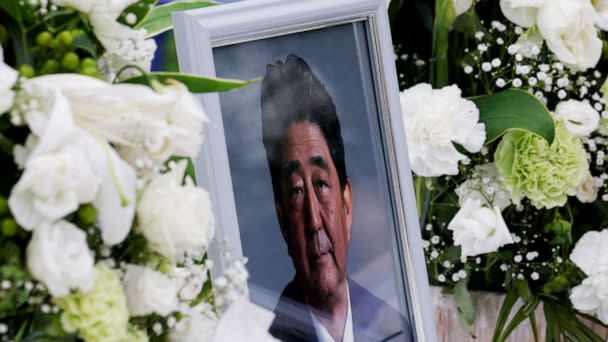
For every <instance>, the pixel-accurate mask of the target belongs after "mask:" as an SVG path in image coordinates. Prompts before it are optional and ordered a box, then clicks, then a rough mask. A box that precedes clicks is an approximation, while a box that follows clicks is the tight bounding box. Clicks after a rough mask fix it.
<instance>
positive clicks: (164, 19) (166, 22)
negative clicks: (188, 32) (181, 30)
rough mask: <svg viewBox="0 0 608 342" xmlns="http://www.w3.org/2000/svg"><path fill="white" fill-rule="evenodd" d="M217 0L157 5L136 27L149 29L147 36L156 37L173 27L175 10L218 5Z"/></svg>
mask: <svg viewBox="0 0 608 342" xmlns="http://www.w3.org/2000/svg"><path fill="white" fill-rule="evenodd" d="M218 4H219V2H215V1H189V2H172V3H169V4H166V5H162V6H158V7H155V8H154V9H153V10H152V11H150V13H148V15H147V16H146V17H145V18H144V19H143V20H142V21H141V22H140V23H138V24H137V25H135V28H137V29H140V28H143V29H145V30H146V31H148V33H147V35H146V37H154V36H156V35H157V34H159V33H163V32H165V31H168V30H170V29H172V28H173V23H172V22H171V14H172V13H173V12H180V11H186V10H189V9H194V8H201V7H208V6H213V5H218Z"/></svg>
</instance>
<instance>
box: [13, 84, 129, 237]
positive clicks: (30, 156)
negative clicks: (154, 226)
mask: <svg viewBox="0 0 608 342" xmlns="http://www.w3.org/2000/svg"><path fill="white" fill-rule="evenodd" d="M19 101H23V102H24V107H26V108H27V110H26V111H25V112H24V113H21V115H23V117H24V118H25V122H26V123H27V124H28V126H29V127H30V129H31V131H32V135H30V137H29V138H28V140H27V143H26V147H25V148H21V149H17V150H16V158H17V159H19V160H16V162H17V163H18V164H23V166H24V167H25V169H26V170H25V172H24V174H23V175H22V179H21V180H20V181H19V182H18V183H17V185H16V186H15V187H14V188H13V191H12V194H11V198H9V206H10V207H11V211H12V212H13V214H14V215H15V216H16V219H17V222H19V223H20V224H21V225H22V226H24V227H25V228H26V229H33V228H34V227H35V226H36V225H37V224H39V223H40V221H42V220H47V221H54V220H57V219H59V218H61V217H63V216H65V215H67V214H68V213H70V212H72V211H73V210H75V209H76V208H77V207H78V204H81V203H88V202H92V203H93V205H94V206H95V208H96V209H97V213H98V221H99V222H98V224H99V227H100V229H101V231H102V238H103V240H104V242H105V243H106V244H108V245H114V244H116V243H119V242H121V241H122V240H124V238H125V237H126V236H127V234H128V232H129V231H130V229H131V224H132V221H133V217H134V215H135V195H136V194H135V172H134V171H133V169H132V168H131V167H130V166H129V165H128V164H127V163H126V162H124V161H123V160H122V159H120V157H119V156H118V154H117V153H116V151H115V150H114V149H113V148H112V147H111V146H110V145H109V144H108V143H107V142H106V141H105V140H104V139H103V138H101V137H97V136H94V135H92V134H89V133H87V132H85V131H84V130H82V129H80V128H79V127H76V126H75V125H74V123H73V119H72V114H71V104H70V103H69V102H68V100H67V99H66V97H65V96H64V93H62V92H61V91H60V88H59V87H58V84H53V83H49V82H40V80H39V78H33V79H30V80H27V81H25V82H24V85H23V90H22V91H21V92H20V94H19V96H18V100H17V102H19ZM19 107H21V106H20V105H19ZM17 152H18V153H17ZM40 158H42V160H43V161H42V162H41V161H40V160H41V159H40ZM48 160H52V161H53V163H51V164H49V165H52V166H55V168H54V169H51V168H50V167H49V166H48V165H42V164H44V161H48ZM28 165H30V166H28ZM30 174H31V176H29V175H30ZM28 189H29V190H31V191H29V192H28ZM41 201H43V202H44V203H45V205H41V204H40V202H41ZM32 208H33V209H32ZM49 208H50V209H49ZM53 208H54V209H55V210H51V209H53ZM57 209H61V210H57ZM41 210H42V211H41ZM38 214H40V215H38Z"/></svg>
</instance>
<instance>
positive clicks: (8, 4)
mask: <svg viewBox="0 0 608 342" xmlns="http://www.w3.org/2000/svg"><path fill="white" fill-rule="evenodd" d="M0 9H1V10H4V12H6V14H8V15H9V16H10V17H11V18H13V19H14V20H15V21H16V22H18V23H19V24H21V11H20V9H21V6H20V5H19V0H2V1H0Z"/></svg>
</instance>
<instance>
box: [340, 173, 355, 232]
mask: <svg viewBox="0 0 608 342" xmlns="http://www.w3.org/2000/svg"><path fill="white" fill-rule="evenodd" d="M342 206H343V207H344V214H346V237H347V239H348V241H350V227H351V226H352V224H353V192H352V185H351V183H350V179H348V178H347V179H346V184H344V190H343V191H342Z"/></svg>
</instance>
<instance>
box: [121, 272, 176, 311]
mask: <svg viewBox="0 0 608 342" xmlns="http://www.w3.org/2000/svg"><path fill="white" fill-rule="evenodd" d="M123 286H124V289H125V295H126V297H127V306H128V307H129V313H130V314H131V316H145V315H149V314H152V313H157V314H159V315H161V316H167V315H168V314H170V313H171V312H173V311H175V310H176V309H177V305H178V299H177V291H178V289H179V287H178V284H177V283H176V281H174V280H172V279H171V278H169V277H167V276H166V275H164V274H162V273H160V272H156V271H154V270H152V269H150V268H148V267H145V266H139V265H127V268H126V272H125V276H124V278H123Z"/></svg>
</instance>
